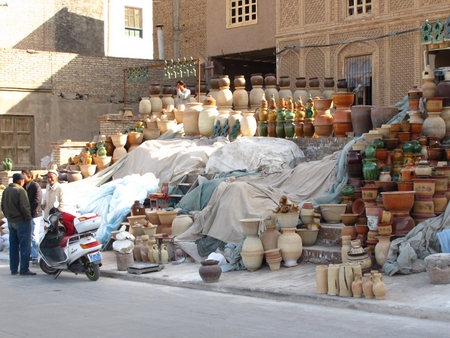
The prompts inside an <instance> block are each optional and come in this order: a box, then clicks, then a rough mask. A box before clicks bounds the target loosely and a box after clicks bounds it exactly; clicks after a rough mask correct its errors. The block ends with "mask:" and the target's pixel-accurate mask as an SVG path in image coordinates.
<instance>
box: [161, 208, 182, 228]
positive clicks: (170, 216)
mask: <svg viewBox="0 0 450 338" xmlns="http://www.w3.org/2000/svg"><path fill="white" fill-rule="evenodd" d="M157 215H158V218H159V222H160V224H163V225H168V226H171V225H172V222H173V220H174V219H175V217H177V215H178V211H158V213H157Z"/></svg>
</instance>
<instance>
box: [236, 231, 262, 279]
mask: <svg viewBox="0 0 450 338" xmlns="http://www.w3.org/2000/svg"><path fill="white" fill-rule="evenodd" d="M241 256H242V261H243V263H244V265H245V267H246V268H247V270H249V271H255V270H258V269H259V268H260V267H261V264H262V261H263V258H264V248H263V246H262V242H261V240H260V239H259V237H257V236H247V237H246V238H245V240H244V243H243V245H242V251H241Z"/></svg>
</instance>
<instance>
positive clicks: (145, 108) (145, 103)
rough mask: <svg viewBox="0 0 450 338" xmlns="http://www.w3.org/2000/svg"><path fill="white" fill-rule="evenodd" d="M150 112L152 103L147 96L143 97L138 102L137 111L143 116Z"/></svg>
mask: <svg viewBox="0 0 450 338" xmlns="http://www.w3.org/2000/svg"><path fill="white" fill-rule="evenodd" d="M151 112H152V104H151V103H150V98H149V97H143V98H142V99H141V101H140V102H139V113H141V115H143V116H146V115H147V116H148V115H150V114H151Z"/></svg>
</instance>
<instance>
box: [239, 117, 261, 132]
mask: <svg viewBox="0 0 450 338" xmlns="http://www.w3.org/2000/svg"><path fill="white" fill-rule="evenodd" d="M242 115H243V117H242V120H241V121H240V122H241V133H242V136H253V135H255V133H256V129H257V128H258V126H257V124H256V119H255V116H254V115H255V113H254V112H251V111H249V112H244V113H242Z"/></svg>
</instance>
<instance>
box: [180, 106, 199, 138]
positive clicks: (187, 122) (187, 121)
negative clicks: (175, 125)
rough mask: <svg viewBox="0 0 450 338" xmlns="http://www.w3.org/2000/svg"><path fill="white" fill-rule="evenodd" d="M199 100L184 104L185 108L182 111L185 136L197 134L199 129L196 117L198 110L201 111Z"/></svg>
mask: <svg viewBox="0 0 450 338" xmlns="http://www.w3.org/2000/svg"><path fill="white" fill-rule="evenodd" d="M202 105H203V103H201V102H190V103H188V104H187V105H186V106H187V107H186V110H185V111H184V112H183V128H184V133H185V134H186V136H198V135H199V134H200V131H199V130H198V117H199V115H200V111H202Z"/></svg>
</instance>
